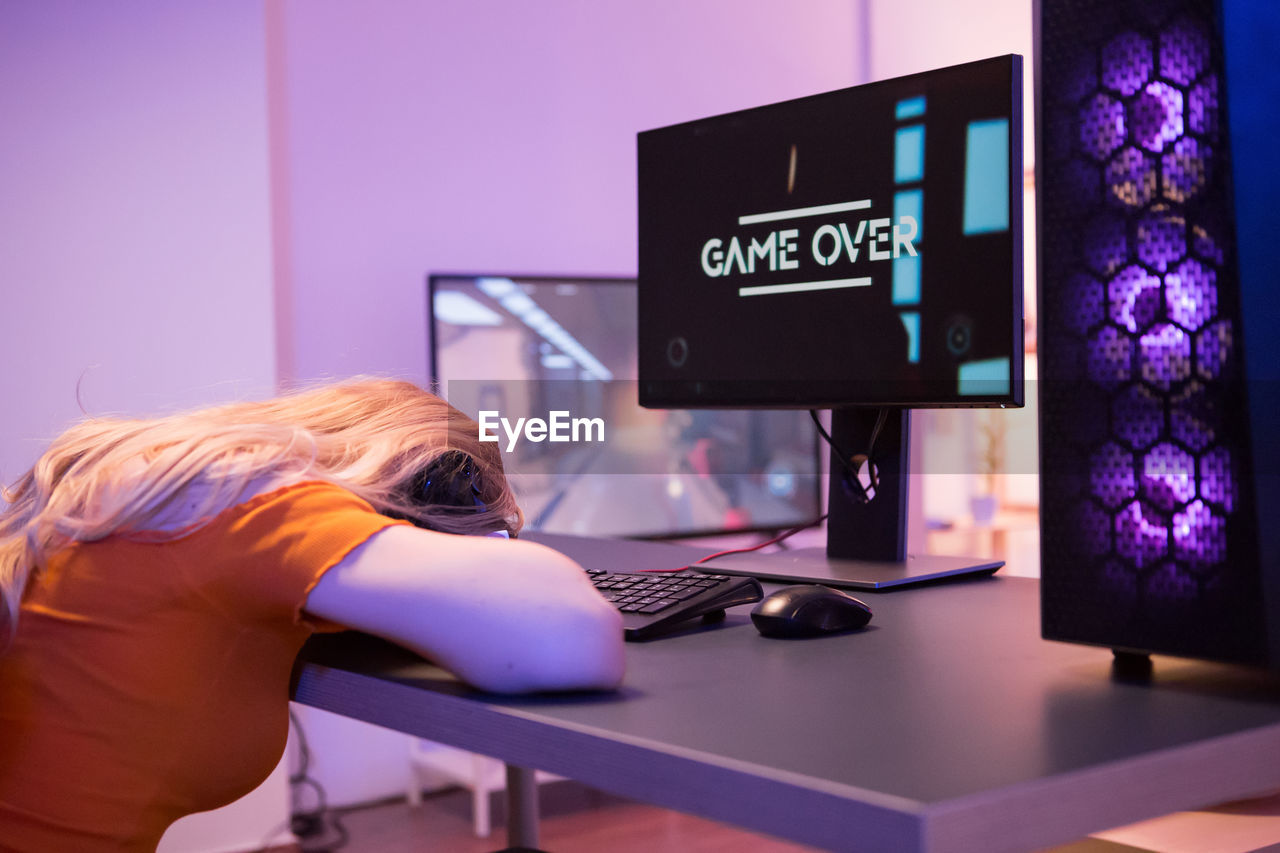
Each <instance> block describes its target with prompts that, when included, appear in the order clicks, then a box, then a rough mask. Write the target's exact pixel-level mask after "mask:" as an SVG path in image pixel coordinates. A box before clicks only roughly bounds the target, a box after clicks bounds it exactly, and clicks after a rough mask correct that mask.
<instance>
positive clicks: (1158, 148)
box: [1035, 0, 1280, 667]
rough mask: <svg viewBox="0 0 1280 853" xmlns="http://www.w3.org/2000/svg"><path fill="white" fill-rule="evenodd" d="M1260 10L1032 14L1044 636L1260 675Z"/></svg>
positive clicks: (1271, 476)
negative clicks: (1227, 665) (1233, 665)
mask: <svg viewBox="0 0 1280 853" xmlns="http://www.w3.org/2000/svg"><path fill="white" fill-rule="evenodd" d="M1277 7H1280V4H1276V3H1273V2H1271V0H1262V2H1256V0H1254V2H1238V0H1039V2H1038V3H1037V4H1036V9H1035V26H1036V33H1035V37H1036V80H1035V83H1036V113H1037V116H1036V118H1037V151H1036V196H1037V198H1036V202H1037V235H1038V241H1039V250H1038V276H1037V287H1038V299H1039V311H1038V317H1039V329H1038V347H1039V381H1038V383H1037V386H1038V387H1037V393H1038V396H1039V406H1040V480H1041V505H1040V511H1041V557H1042V559H1041V578H1042V585H1041V589H1042V602H1041V603H1042V624H1043V634H1044V636H1045V637H1046V638H1049V639H1054V640H1065V641H1073V642H1081V643H1089V644H1096V645H1101V646H1108V647H1111V648H1114V649H1117V650H1119V651H1124V652H1137V653H1164V654H1171V655H1177V656H1185V657H1194V658H1203V659H1210V660H1219V661H1230V662H1237V663H1248V664H1259V665H1266V666H1271V667H1276V666H1280V488H1278V485H1277V484H1278V482H1280V478H1278V477H1277V473H1278V472H1280V415H1278V414H1277V412H1280V405H1278V404H1277V393H1276V389H1277V387H1278V386H1280V375H1278V374H1280V356H1278V355H1277V341H1280V311H1277V310H1276V302H1277V298H1278V296H1280V259H1277V257H1276V255H1277V250H1276V246H1277V244H1280V234H1276V233H1273V232H1274V228H1273V224H1274V223H1278V222H1280V216H1277V215H1276V209H1277V204H1280V195H1277V190H1278V188H1277V180H1276V175H1277V172H1280V158H1278V157H1277V155H1276V154H1275V153H1273V151H1272V150H1270V147H1271V146H1273V145H1275V142H1274V140H1277V139H1280V123H1278V122H1277V114H1278V113H1280V91H1277V70H1276V68H1277V67H1280V56H1278V55H1277V51H1278V50H1280V23H1278V22H1280V12H1278V11H1277Z"/></svg>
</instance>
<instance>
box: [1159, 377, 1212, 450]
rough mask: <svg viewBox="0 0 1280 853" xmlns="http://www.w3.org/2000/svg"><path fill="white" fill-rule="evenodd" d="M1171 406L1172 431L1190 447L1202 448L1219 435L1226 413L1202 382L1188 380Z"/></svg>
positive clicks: (1173, 399)
mask: <svg viewBox="0 0 1280 853" xmlns="http://www.w3.org/2000/svg"><path fill="white" fill-rule="evenodd" d="M1169 408H1170V413H1169V422H1170V432H1171V433H1172V434H1173V437H1174V438H1176V439H1177V440H1178V441H1180V442H1182V443H1183V444H1185V445H1186V446H1187V447H1190V448H1191V449H1192V450H1194V451H1196V452H1199V451H1201V450H1204V449H1205V448H1206V447H1208V446H1209V445H1211V444H1212V443H1213V442H1214V441H1216V440H1217V439H1218V432H1219V428H1220V426H1221V415H1222V413H1221V411H1220V410H1219V409H1218V407H1217V406H1215V405H1214V404H1213V399H1212V398H1211V397H1210V396H1209V394H1208V393H1207V392H1206V391H1205V387H1204V386H1203V385H1201V384H1200V383H1199V382H1196V381H1194V380H1192V381H1191V382H1188V383H1187V384H1186V387H1185V388H1183V389H1182V391H1181V393H1178V394H1175V395H1173V397H1172V398H1170V400H1169Z"/></svg>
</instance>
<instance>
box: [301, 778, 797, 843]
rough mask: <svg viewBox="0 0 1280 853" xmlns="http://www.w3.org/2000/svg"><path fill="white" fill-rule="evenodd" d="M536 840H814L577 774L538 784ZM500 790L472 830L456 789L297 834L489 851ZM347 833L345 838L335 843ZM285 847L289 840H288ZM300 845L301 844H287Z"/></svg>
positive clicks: (319, 839)
mask: <svg viewBox="0 0 1280 853" xmlns="http://www.w3.org/2000/svg"><path fill="white" fill-rule="evenodd" d="M539 791H540V795H539V796H540V800H539V805H540V809H541V822H540V824H539V832H540V841H539V843H540V847H541V849H542V850H545V851H549V853H600V851H609V853H654V851H659V850H673V851H681V853H811V851H813V850H814V848H811V847H804V846H801V845H797V844H790V843H788V842H785V841H779V840H777V839H774V838H769V837H767V836H761V835H755V834H753V833H750V832H746V831H744V830H741V829H737V828H734V827H730V826H725V825H723V824H719V823H715V822H714V821H710V820H704V819H702V818H696V817H690V816H688V815H684V814H680V813H679V812H673V811H668V810H666V809H659V808H654V807H652V806H646V805H641V804H638V803H633V802H631V801H628V800H624V799H621V798H618V797H614V796H612V795H609V794H604V793H601V792H599V791H595V790H592V789H590V788H587V787H585V786H583V785H579V784H578V783H576V782H569V781H564V782H552V783H548V784H544V785H541V786H539ZM503 811H504V807H503V802H502V795H501V794H495V795H494V796H493V825H494V829H493V833H492V834H491V835H490V836H489V837H488V838H476V837H475V835H474V834H473V833H472V828H471V796H470V794H469V793H468V792H466V791H462V790H458V789H454V790H448V791H443V792H440V793H437V794H432V795H428V796H426V797H425V798H424V801H423V804H422V805H421V806H420V807H417V808H412V807H410V806H409V805H408V804H407V803H406V802H405V801H404V800H393V801H390V802H386V803H381V804H376V805H371V806H365V807H362V808H358V809H351V810H346V811H343V812H342V813H341V814H340V815H339V822H340V824H341V827H340V829H335V827H334V826H333V824H332V822H328V823H327V825H326V827H325V831H324V832H323V833H322V834H319V835H315V836H311V837H308V838H305V839H303V842H302V847H301V848H300V849H301V851H304V853H311V851H328V850H333V851H338V850H341V851H343V853H374V851H377V853H419V851H421V853H426V851H432V853H493V851H496V850H501V849H502V848H504V847H506V846H507V841H506V829H505V824H504V822H503ZM344 833H345V836H346V842H345V844H341V846H339V844H338V842H341V841H342V839H343V835H344ZM286 849H287V848H286ZM293 849H294V850H298V849H299V848H293Z"/></svg>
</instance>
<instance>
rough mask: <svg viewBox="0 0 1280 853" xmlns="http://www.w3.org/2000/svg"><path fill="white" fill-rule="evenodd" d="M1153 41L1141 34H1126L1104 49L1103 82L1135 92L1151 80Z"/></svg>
mask: <svg viewBox="0 0 1280 853" xmlns="http://www.w3.org/2000/svg"><path fill="white" fill-rule="evenodd" d="M1153 70H1154V63H1153V61H1152V58H1151V42H1150V41H1148V40H1147V39H1145V38H1143V37H1142V36H1140V35H1138V34H1137V33H1122V34H1121V35H1118V36H1116V37H1115V38H1113V39H1112V40H1111V41H1109V42H1107V44H1106V45H1105V46H1104V47H1103V48H1102V84H1103V85H1104V86H1106V87H1107V88H1108V89H1114V90H1116V91H1117V92H1119V93H1120V94H1122V95H1125V96H1128V95H1132V94H1134V93H1135V92H1137V91H1138V90H1139V89H1141V88H1142V87H1143V86H1144V85H1145V84H1146V82H1147V81H1148V80H1150V79H1151V72H1152V71H1153Z"/></svg>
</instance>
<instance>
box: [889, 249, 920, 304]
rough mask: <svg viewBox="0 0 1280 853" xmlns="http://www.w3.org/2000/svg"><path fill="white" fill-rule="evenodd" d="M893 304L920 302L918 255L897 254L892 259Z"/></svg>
mask: <svg viewBox="0 0 1280 853" xmlns="http://www.w3.org/2000/svg"><path fill="white" fill-rule="evenodd" d="M893 304H894V305H919V304H920V256H919V255H906V254H903V255H899V256H898V257H896V258H894V259H893Z"/></svg>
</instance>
